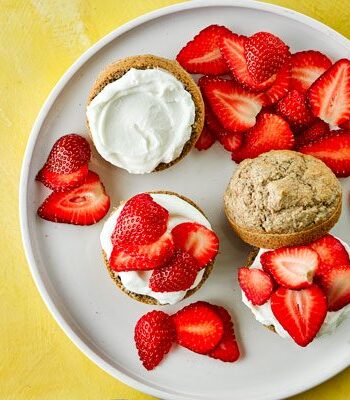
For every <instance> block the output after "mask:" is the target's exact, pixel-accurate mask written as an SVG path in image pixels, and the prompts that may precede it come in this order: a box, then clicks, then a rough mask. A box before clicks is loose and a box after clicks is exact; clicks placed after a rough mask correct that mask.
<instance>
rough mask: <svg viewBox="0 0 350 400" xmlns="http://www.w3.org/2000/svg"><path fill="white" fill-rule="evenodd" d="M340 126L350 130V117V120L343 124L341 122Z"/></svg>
mask: <svg viewBox="0 0 350 400" xmlns="http://www.w3.org/2000/svg"><path fill="white" fill-rule="evenodd" d="M339 126H340V128H342V129H344V130H345V131H350V119H349V121H346V122H344V123H343V124H340V125H339Z"/></svg>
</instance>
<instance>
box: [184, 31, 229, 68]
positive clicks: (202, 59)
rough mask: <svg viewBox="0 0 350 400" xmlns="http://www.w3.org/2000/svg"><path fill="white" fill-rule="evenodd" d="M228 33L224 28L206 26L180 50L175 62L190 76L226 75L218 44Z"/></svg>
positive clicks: (225, 66) (224, 63)
mask: <svg viewBox="0 0 350 400" xmlns="http://www.w3.org/2000/svg"><path fill="white" fill-rule="evenodd" d="M230 33H231V31H230V30H229V29H227V28H225V27H224V26H219V25H210V26H207V27H206V28H204V29H203V30H201V31H200V32H199V33H198V34H197V35H196V36H195V37H194V38H193V40H191V41H190V42H189V43H187V44H186V46H185V47H183V48H182V49H181V51H180V53H179V54H178V55H177V56H176V60H177V61H178V62H179V64H180V65H181V66H182V67H183V68H185V70H186V71H187V72H190V73H191V74H206V75H222V74H226V73H227V72H228V67H227V65H226V62H225V60H224V59H223V58H222V55H221V53H220V49H219V45H218V42H219V40H220V38H221V37H224V36H226V35H229V34H230Z"/></svg>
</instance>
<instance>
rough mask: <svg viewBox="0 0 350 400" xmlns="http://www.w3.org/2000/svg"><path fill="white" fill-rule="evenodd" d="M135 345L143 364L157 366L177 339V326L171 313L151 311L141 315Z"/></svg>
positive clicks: (150, 367) (150, 366) (137, 325)
mask: <svg viewBox="0 0 350 400" xmlns="http://www.w3.org/2000/svg"><path fill="white" fill-rule="evenodd" d="M134 340H135V345H136V348H137V351H138V354H139V357H140V360H141V362H142V364H143V366H144V367H145V368H146V369H147V370H151V369H153V368H155V367H156V366H157V365H158V364H159V363H160V362H161V361H162V359H163V358H164V356H165V354H167V353H168V352H169V350H170V348H171V345H172V344H173V342H174V341H175V328H174V325H173V322H172V320H171V318H170V317H169V315H167V314H166V313H165V312H163V311H151V312H149V313H147V314H145V315H144V316H143V317H141V318H140V319H139V320H138V321H137V323H136V326H135V331H134Z"/></svg>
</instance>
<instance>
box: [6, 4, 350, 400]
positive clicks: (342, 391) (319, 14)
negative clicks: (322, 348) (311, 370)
mask: <svg viewBox="0 0 350 400" xmlns="http://www.w3.org/2000/svg"><path fill="white" fill-rule="evenodd" d="M177 2H178V1H176V0H129V1H127V0H124V1H123V0H81V1H80V0H31V1H30V0H1V1H0V27H1V28H0V80H1V96H0V132H1V141H0V157H1V158H0V160H1V161H0V175H1V188H2V190H1V196H0V210H1V217H0V218H1V237H2V238H1V251H0V260H1V262H0V264H1V270H2V273H1V283H0V295H1V300H0V318H1V321H0V399H2V400H5V399H6V400H10V399H14V400H24V399H25V400H30V399H45V400H53V399H55V400H56V399H60V400H63V399H64V400H70V399H84V400H89V399H91V400H97V399H98V400H100V399H125V400H129V399H130V400H131V399H132V400H138V399H151V398H152V397H150V396H147V395H144V394H142V393H139V392H137V391H135V390H133V389H131V388H129V387H128V386H126V385H124V384H122V383H121V382H118V381H117V380H115V379H113V378H112V377H110V376H109V375H107V374H106V373H105V372H104V371H102V370H101V369H99V368H98V367H97V366H96V365H94V364H93V363H92V362H91V361H90V360H88V359H87V358H86V357H85V356H84V355H83V354H82V353H81V352H80V351H79V350H78V349H77V348H76V347H75V346H74V344H73V343H72V342H71V341H70V340H69V339H68V338H67V337H66V336H65V334H64V333H63V332H62V330H61V329H60V328H59V327H58V325H57V324H56V323H55V321H54V320H53V318H52V317H51V315H50V314H49V312H48V310H47V309H46V307H45V305H44V303H43V301H42V300H41V298H40V296H39V293H38V292H37V290H36V288H35V286H34V283H33V281H32V278H31V275H30V273H29V270H28V267H27V262H26V259H25V257H24V253H23V250H22V242H21V237H20V231H19V221H18V210H17V199H18V181H19V175H20V167H21V162H22V156H23V153H24V150H25V146H26V142H27V139H28V135H29V132H30V129H31V127H32V124H33V122H34V119H35V117H36V115H37V113H38V111H39V109H40V107H41V106H42V104H43V102H44V100H45V98H46V97H47V95H48V94H49V92H50V90H51V89H52V87H53V86H54V85H55V83H56V82H57V80H58V79H59V78H60V77H61V75H62V74H63V73H64V72H65V71H66V69H67V68H68V67H69V66H70V65H71V64H72V63H73V61H75V60H76V59H77V57H79V56H80V54H81V53H82V52H83V51H84V50H86V49H87V48H88V47H90V46H91V45H93V44H94V43H95V42H96V41H97V40H98V39H100V38H101V37H103V36H104V35H105V34H107V33H108V32H110V31H112V30H113V29H115V28H116V27H118V26H120V25H122V24H123V23H125V22H127V21H129V20H131V19H133V18H135V17H137V16H139V15H141V14H144V13H146V12H148V11H151V10H154V9H157V8H160V7H163V6H167V5H170V4H174V3H177ZM272 2H273V3H275V4H279V5H282V6H286V7H289V8H293V9H295V10H297V11H300V12H303V13H304V14H307V15H310V16H312V17H314V18H316V19H318V20H320V21H322V22H324V23H326V24H328V25H330V26H331V27H333V28H334V29H336V30H338V31H339V32H340V33H342V34H343V35H345V36H347V37H350V23H349V21H350V4H349V0H333V1H329V0H276V1H272ZM324 362H325V364H326V363H327V360H324ZM300 368H301V369H302V366H300ZM319 368H322V365H320V366H319ZM349 398H350V369H347V370H345V371H344V372H342V373H341V374H339V375H338V376H336V377H335V378H333V379H331V380H329V381H328V382H326V383H324V384H322V385H320V386H319V387H317V388H314V389H312V390H310V391H308V392H306V393H304V394H301V395H299V396H296V397H294V398H293V399H299V400H301V399H303V400H349ZM213 400H214V399H213Z"/></svg>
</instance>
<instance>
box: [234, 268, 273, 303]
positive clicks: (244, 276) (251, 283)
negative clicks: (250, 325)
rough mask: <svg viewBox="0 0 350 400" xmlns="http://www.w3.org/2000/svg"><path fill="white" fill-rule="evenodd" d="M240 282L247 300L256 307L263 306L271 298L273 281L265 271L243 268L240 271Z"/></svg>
mask: <svg viewBox="0 0 350 400" xmlns="http://www.w3.org/2000/svg"><path fill="white" fill-rule="evenodd" d="M238 282H239V286H240V287H241V289H242V290H243V292H244V294H245V295H246V297H247V299H248V300H249V301H250V302H251V303H252V304H254V305H258V306H261V305H262V304H265V303H266V302H267V300H268V299H269V298H270V297H271V294H272V291H273V281H272V279H271V277H270V275H269V274H267V273H266V272H265V271H262V270H260V269H257V268H247V267H242V268H240V269H239V270H238Z"/></svg>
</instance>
